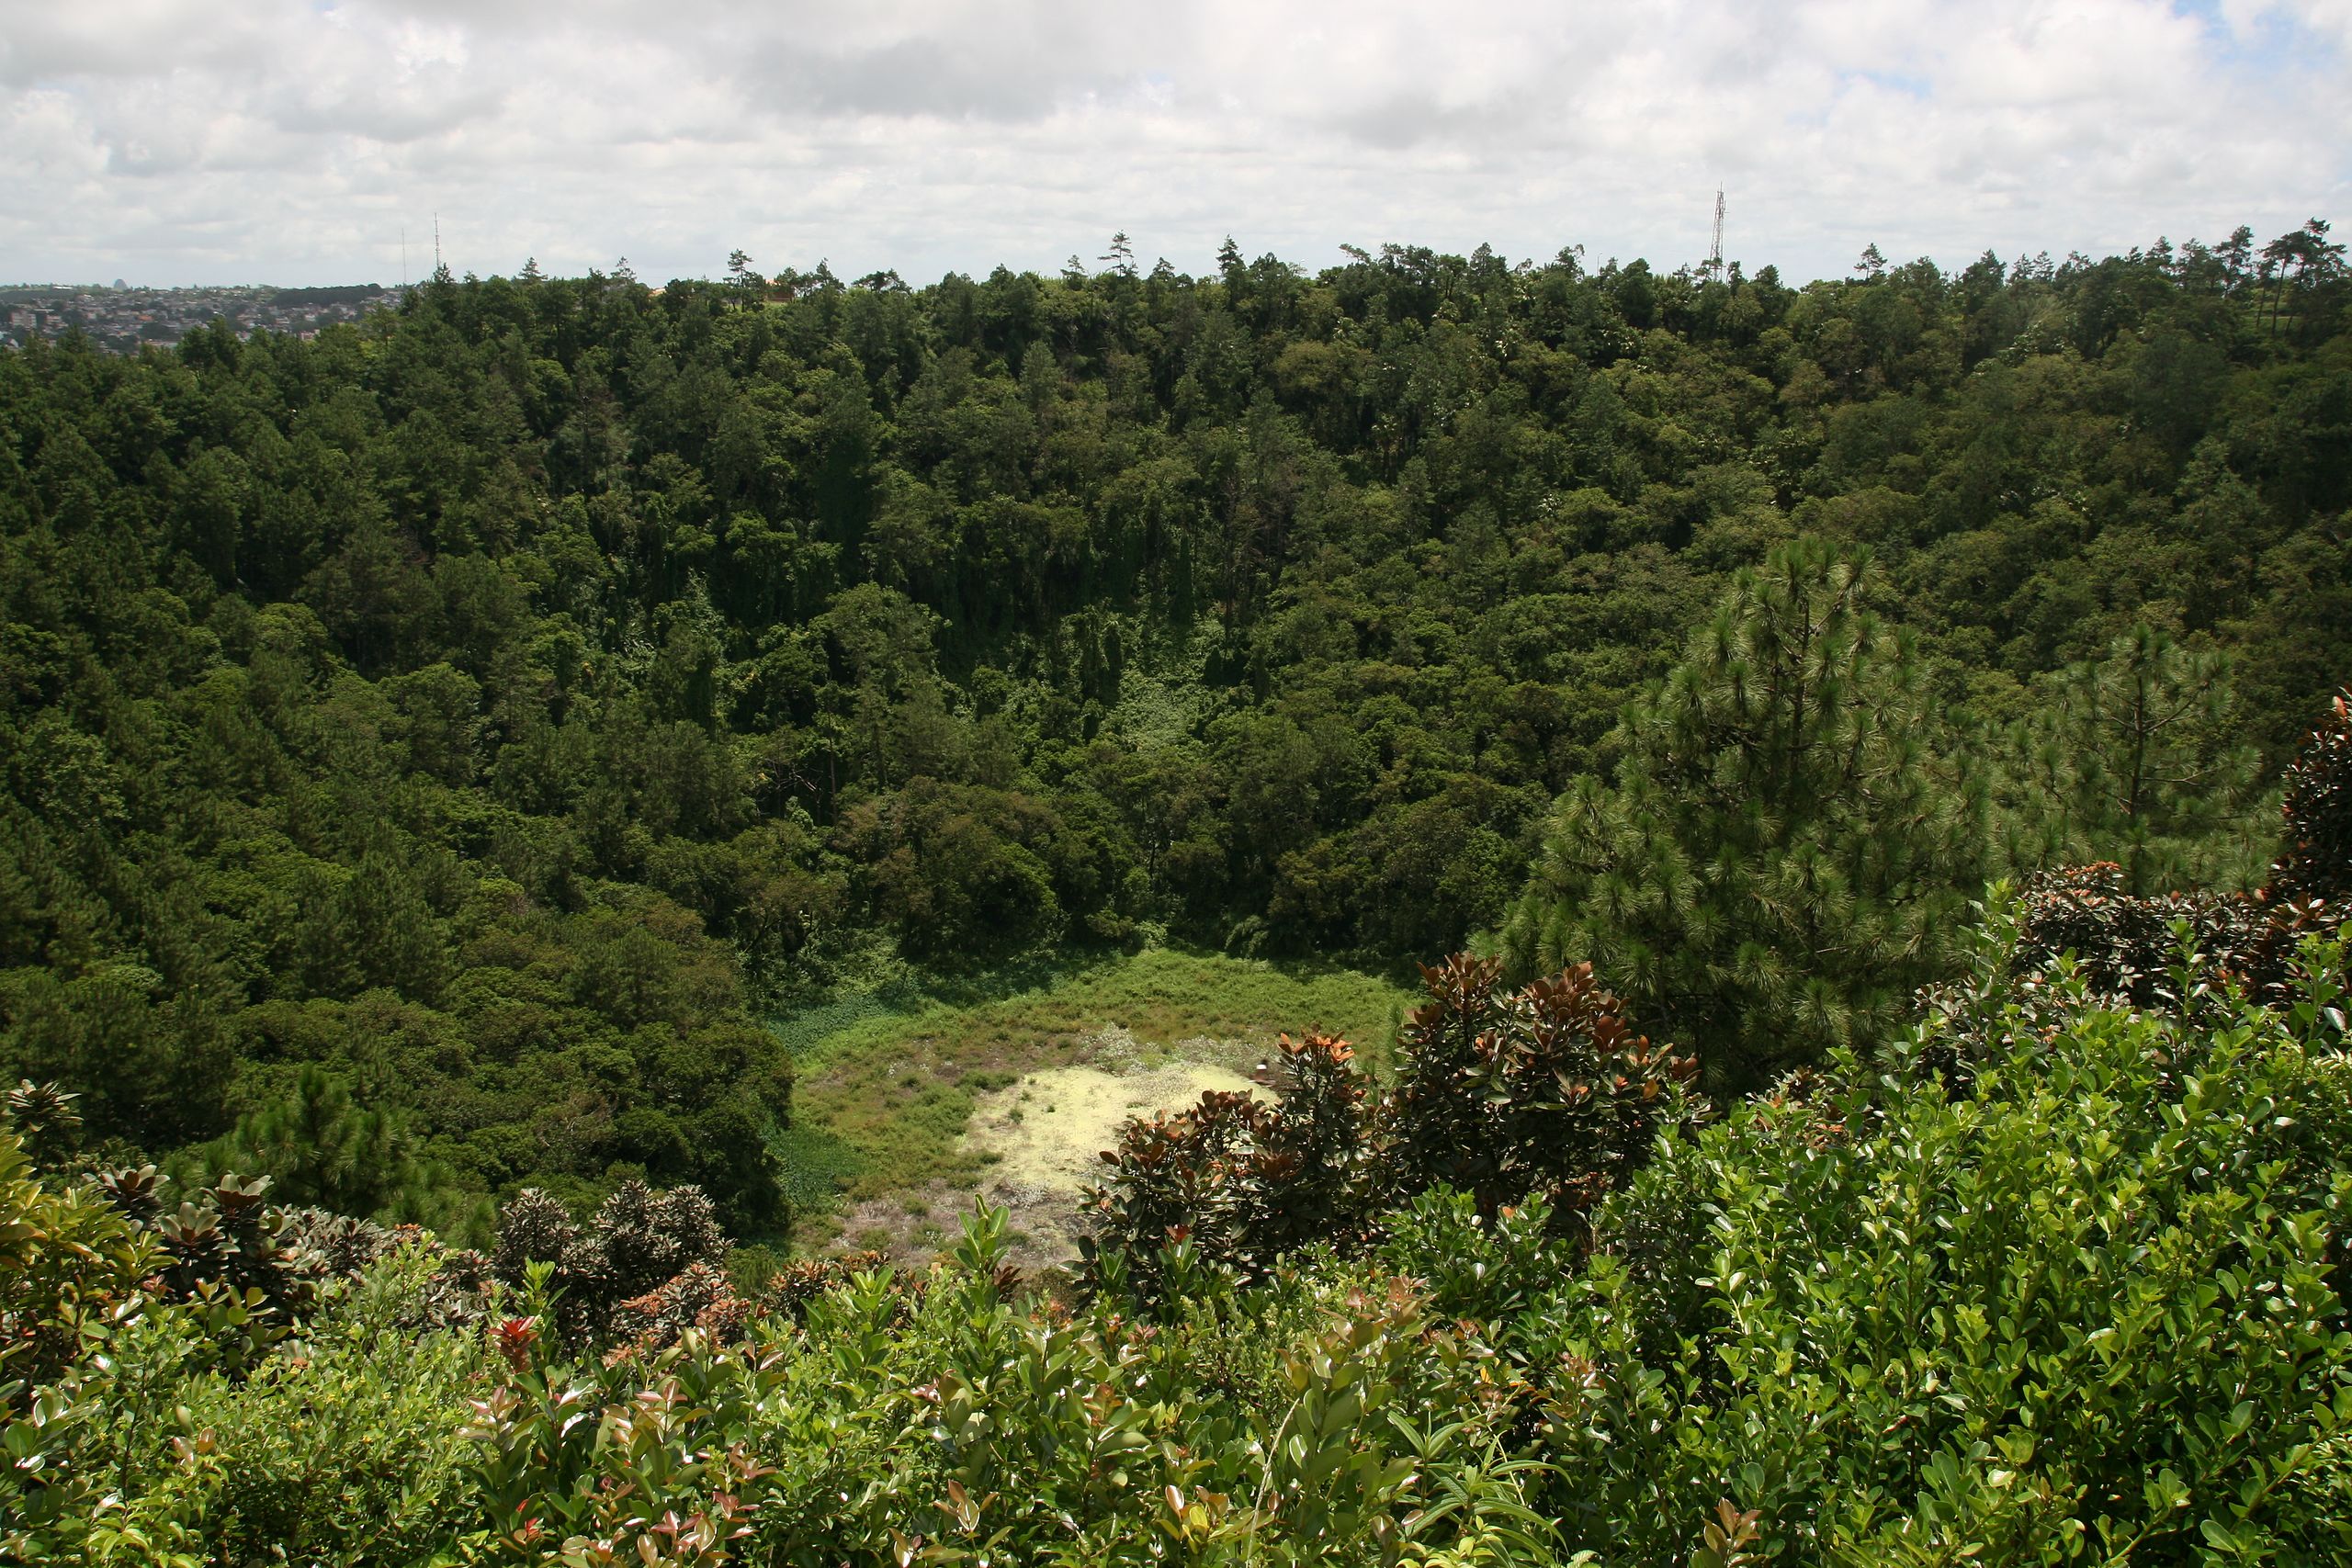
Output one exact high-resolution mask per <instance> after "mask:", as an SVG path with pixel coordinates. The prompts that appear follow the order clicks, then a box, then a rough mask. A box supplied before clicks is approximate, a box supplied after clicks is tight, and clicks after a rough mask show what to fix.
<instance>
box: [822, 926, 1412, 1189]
mask: <svg viewBox="0 0 2352 1568" xmlns="http://www.w3.org/2000/svg"><path fill="white" fill-rule="evenodd" d="M991 992H997V993H999V994H989V993H991ZM1409 1000H1410V996H1409V994H1408V992H1406V991H1404V990H1402V989H1400V988H1398V987H1395V986H1392V985H1389V984H1386V983H1385V982H1383V981H1380V980H1377V979H1374V978H1372V977H1370V976H1362V975H1356V974H1352V973H1350V972H1348V971H1344V970H1320V971H1318V970H1313V969H1304V968H1298V967H1295V966H1289V965H1278V964H1270V963H1266V962H1264V961H1261V960H1244V959H1234V958H1227V957H1224V956H1222V955H1219V954H1215V953H1181V952H1176V951H1172V950H1169V949H1154V950H1152V951H1149V952H1146V953H1138V954H1136V955H1135V956H1134V957H1132V958H1115V957H1114V958H1105V959H1099V960H1096V961H1093V962H1091V963H1081V964H1074V965H1071V966H1069V967H1067V968H1063V969H1059V970H1049V971H1046V972H1045V973H1043V974H1039V975H1033V974H1032V973H1031V971H1030V970H1029V969H1028V968H1025V967H1024V968H1023V969H1017V970H1015V971H1012V972H1011V973H1010V974H1009V975H1006V976H1002V977H1001V978H1000V980H999V982H998V985H996V986H994V987H991V986H989V984H987V983H986V981H985V980H984V979H983V980H967V981H964V982H962V983H960V984H957V985H954V986H945V987H941V988H940V990H939V992H938V993H936V994H932V995H922V996H913V995H910V996H907V997H905V998H903V999H901V1000H900V1001H899V1003H898V1004H897V1006H895V1007H893V1008H891V1009H890V1010H888V1011H880V1012H871V1011H867V1012H863V1013H862V1015H860V1016H854V1017H853V1018H852V1019H851V1020H850V1021H844V1022H842V1023H840V1024H839V1025H837V1026H834V1027H831V1028H827V1027H826V1024H827V1022H828V1021H830V1020H831V1019H832V1018H836V1017H840V1016H841V1014H842V1011H846V1010H842V1009H839V1007H838V1004H836V1007H834V1008H828V1009H823V1010H818V1011H817V1012H816V1013H815V1015H814V1016H812V1017H803V1018H799V1019H790V1020H786V1021H785V1022H784V1024H783V1029H784V1032H785V1033H786V1037H787V1038H789V1039H791V1040H792V1041H793V1042H794V1049H793V1055H794V1061H795V1063H796V1066H797V1071H798V1074H799V1077H798V1082H797V1088H796V1096H797V1100H796V1104H797V1110H796V1116H797V1126H796V1128H795V1129H794V1132H793V1133H792V1134H790V1135H789V1139H788V1141H787V1143H786V1155H787V1163H788V1164H789V1162H790V1161H791V1159H792V1158H793V1157H794V1156H801V1157H806V1158H809V1159H810V1160H811V1161H812V1162H821V1164H820V1169H821V1170H822V1171H823V1174H824V1175H827V1176H831V1177H832V1178H834V1179H836V1180H837V1181H838V1183H839V1188H840V1190H841V1191H842V1193H843V1194H844V1195H846V1196H847V1197H848V1198H850V1199H851V1200H853V1201H855V1200H860V1199H870V1198H877V1197H885V1196H888V1195H889V1194H892V1193H896V1192H904V1191H910V1190H916V1189H919V1188H922V1187H923V1186H925V1185H926V1184H929V1183H933V1182H944V1183H947V1184H950V1185H961V1186H964V1187H965V1188H967V1189H968V1188H969V1187H970V1186H971V1185H972V1184H973V1183H974V1182H975V1181H976V1180H977V1179H978V1177H979V1176H980V1175H981V1174H982V1168H981V1167H980V1166H979V1165H978V1158H977V1155H976V1153H975V1152H973V1151H968V1150H959V1149H958V1148H957V1146H956V1141H957V1138H958V1136H959V1135H960V1134H962V1133H963V1132H964V1130H965V1125H966V1122H967V1119H968V1118H969V1116H970V1114H971V1110H972V1097H973V1095H974V1093H975V1092H982V1093H984V1092H987V1091H989V1090H990V1089H1001V1088H1003V1087H1005V1086H1006V1085H1008V1084H1010V1083H1011V1082H1012V1080H1013V1078H1014V1077H1017V1076H1019V1075H1022V1074H1025V1073H1030V1072H1034V1071H1036V1070H1038V1069H1040V1068H1046V1067H1055V1066H1067V1065H1070V1064H1073V1063H1078V1062H1081V1061H1088V1060H1093V1059H1096V1058H1098V1057H1100V1055H1102V1052H1101V1049H1100V1047H1099V1045H1098V1044H1097V1043H1096V1041H1097V1040H1098V1038H1099V1037H1100V1036H1101V1035H1103V1033H1104V1032H1106V1031H1116V1032H1119V1033H1120V1035H1121V1036H1122V1038H1121V1049H1122V1051H1123V1052H1125V1051H1130V1050H1131V1051H1133V1052H1134V1053H1135V1058H1134V1060H1133V1062H1132V1063H1130V1062H1125V1061H1119V1062H1112V1063H1109V1064H1108V1065H1110V1066H1114V1067H1118V1066H1158V1065H1159V1063H1160V1062H1162V1061H1165V1060H1170V1059H1173V1058H1176V1057H1198V1058H1203V1059H1207V1058H1227V1059H1228V1060H1229V1065H1238V1066H1245V1067H1246V1066H1249V1065H1250V1062H1251V1061H1252V1060H1253V1059H1255V1058H1256V1057H1260V1056H1263V1055H1266V1054H1267V1053H1268V1052H1270V1051H1271V1050H1272V1045H1273V1043H1274V1035H1275V1032H1276V1031H1277V1029H1278V1028H1280V1027H1281V1026H1282V1025H1283V1024H1284V1023H1286V1022H1295V1023H1302V1024H1305V1025H1306V1026H1308V1027H1312V1028H1316V1029H1320V1030H1325V1031H1328V1032H1331V1033H1334V1034H1340V1035H1344V1036H1346V1037H1348V1038H1350V1039H1351V1040H1355V1041H1359V1042H1362V1043H1363V1044H1364V1045H1365V1047H1366V1049H1367V1050H1368V1051H1370V1052H1371V1053H1372V1054H1373V1055H1374V1057H1375V1058H1377V1057H1378V1056H1379V1055H1382V1054H1383V1053H1384V1052H1385V1047H1386V1045H1387V1043H1388V1039H1389V1036H1390V1034H1391V1033H1392V1032H1393V1031H1394V1030H1395V1028H1396V1023H1397V1018H1398V1016H1399V1015H1400V1013H1401V1011H1402V1010H1403V1008H1404V1007H1405V1005H1406V1004H1407V1003H1408V1002H1409ZM804 1151H805V1154H804ZM809 1174H815V1173H813V1172H812V1173H809ZM802 1180H803V1182H804V1183H805V1184H806V1185H807V1186H813V1185H814V1183H811V1182H808V1179H807V1176H806V1175H803V1176H802Z"/></svg>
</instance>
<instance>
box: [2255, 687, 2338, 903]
mask: <svg viewBox="0 0 2352 1568" xmlns="http://www.w3.org/2000/svg"><path fill="white" fill-rule="evenodd" d="M2285 812H2286V820H2287V847H2286V849H2285V851H2284V852H2282V853H2281V854H2280V855H2279V856H2278V861H2277V862H2276V863H2274V864H2273V865H2272V866H2271V868H2270V883H2269V886H2267V888H2266V889H2265V890H2264V892H2265V896H2266V897H2267V898H2268V900H2269V901H2270V902H2271V903H2272V904H2273V905H2276V906H2279V907H2282V908H2283V907H2285V906H2287V905H2290V904H2297V903H2302V902H2306V901H2309V900H2312V899H2317V900H2319V901H2321V902H2323V903H2324V904H2326V905H2328V906H2330V907H2331V908H2334V909H2335V910H2336V911H2337V912H2338V918H2341V911H2342V910H2343V908H2345V906H2346V900H2347V899H2352V704H2347V702H2346V696H2345V694H2337V696H2336V697H2335V699H2334V701H2333V702H2331V703H2330V704H2329V705H2328V713H2327V716H2326V717H2325V718H2324V719H2322V720H2321V721H2320V724H2319V727H2318V728H2315V729H2313V730H2312V733H2311V738H2310V739H2307V740H2305V741H2304V742H2303V749H2302V751H2301V755H2299V756H2297V757H2296V759H2295V763H2294V766H2292V767H2290V768H2289V769H2288V770H2287V798H2286V805H2285Z"/></svg>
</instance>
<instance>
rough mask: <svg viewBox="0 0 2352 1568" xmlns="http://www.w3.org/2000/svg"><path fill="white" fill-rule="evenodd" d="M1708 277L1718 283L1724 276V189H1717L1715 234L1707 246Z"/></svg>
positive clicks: (1718, 187)
mask: <svg viewBox="0 0 2352 1568" xmlns="http://www.w3.org/2000/svg"><path fill="white" fill-rule="evenodd" d="M1707 276H1709V277H1712V278H1713V279H1715V281H1717V282H1718V283H1720V282H1722V281H1723V276H1724V187H1723V186H1716V187H1715V234H1714V238H1713V241H1711V242H1710V243H1709V244H1708V246H1707Z"/></svg>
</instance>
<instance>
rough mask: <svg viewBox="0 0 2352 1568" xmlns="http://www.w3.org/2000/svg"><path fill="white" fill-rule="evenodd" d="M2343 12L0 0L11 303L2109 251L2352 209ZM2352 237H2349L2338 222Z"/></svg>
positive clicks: (1880, 4)
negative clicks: (883, 272)
mask: <svg viewBox="0 0 2352 1568" xmlns="http://www.w3.org/2000/svg"><path fill="white" fill-rule="evenodd" d="M2347 67H2352V0H2200V3H2198V4H2191V3H2190V0H2179V3H2178V4H2172V3H2166V0H1784V3H1781V4H1758V3H1755V0H1750V3H1748V4H1738V3H1736V0H1655V3H1650V4H1611V5H1604V4H1596V3H1591V0H1586V3H1581V4H1559V3H1556V0H1555V3H1546V4H1517V3H1510V0H1462V3H1459V4H1456V5H1454V6H1446V7H1439V6H1429V5H1427V4H1426V3H1425V0H1413V3H1406V0H1356V3H1355V4H1351V5H1348V6H1339V5H1334V4H1329V3H1315V4H1309V3H1307V0H1168V3H1164V4H1161V5H1158V6H1133V5H1129V6H1116V5H1103V4H1099V3H1095V4H1088V3H1084V0H994V3H988V4H982V3H978V0H865V3H853V0H795V3H793V4H788V5H783V6H747V5H743V4H741V3H740V0H733V3H728V4H721V3H718V0H667V3H665V4H662V5H661V6H648V5H640V4H622V3H619V0H574V3H573V4H571V5H569V6H564V7H562V8H560V9H559V8H555V7H550V6H538V5H530V6H526V5H521V4H514V3H506V4H498V3H485V0H469V3H461V0H408V3H405V4H402V3H396V0H338V3H333V4H325V3H322V4H304V3H300V0H258V3H253V4H244V5H240V6H229V7H222V6H199V5H196V4H193V3H190V0H132V3H130V4H119V5H116V6H109V7H106V8H105V9H104V10H103V11H100V10H99V9H97V8H94V7H88V6H82V7H65V6H55V5H53V4H51V3H50V0H0V127H5V129H6V132H7V135H8V147H9V154H8V167H9V182H10V186H11V191H10V199H9V200H8V201H7V202H6V204H5V205H4V206H0V276H13V277H17V278H35V277H65V278H81V277H95V276H108V277H111V276H115V275H117V274H122V275H124V276H132V277H136V278H139V279H141V280H142V281H154V282H168V281H198V280H208V281H209V280H232V279H237V280H242V279H254V278H271V279H276V280H280V281H287V282H327V281H339V280H353V279H359V278H375V279H379V280H390V279H393V278H396V277H397V276H398V275H399V271H400V265H401V262H400V248H399V237H400V233H401V228H402V226H403V225H405V226H406V229H407V232H408V235H409V250H410V263H409V266H410V270H411V272H412V274H415V273H419V272H421V271H422V270H423V269H424V267H425V266H428V265H430V260H429V255H430V243H431V242H430V231H431V224H432V220H433V215H434V214H435V213H436V212H437V213H438V214H439V216H440V220H441V224H442V229H443V232H444V237H445V243H446V248H447V254H448V256H449V259H450V261H451V263H452V265H455V266H457V267H458V268H459V269H460V270H465V269H473V270H479V271H484V272H488V271H506V270H511V269H513V268H515V267H516V266H519V265H521V263H522V261H523V259H524V258H525V257H526V255H537V257H538V258H539V261H540V263H541V265H543V266H548V267H550V268H559V269H566V270H570V269H579V268H584V267H587V266H590V265H611V263H612V262H613V260H614V258H615V257H616V256H618V255H621V254H627V255H628V256H630V257H631V258H632V259H633V261H634V264H635V265H636V266H637V268H638V270H639V273H640V274H643V275H646V276H670V275H673V274H705V273H712V272H716V271H718V269H719V268H720V267H721V266H722V265H723V264H724V258H725V256H726V254H727V252H728V251H729V249H730V248H732V247H734V246H736V245H741V246H743V247H745V248H746V249H748V250H750V251H751V252H752V254H753V255H754V256H755V257H756V258H757V259H758V260H759V261H760V262H761V263H763V265H769V266H775V265H783V264H786V263H790V264H793V265H801V266H808V265H814V263H815V262H816V261H817V260H818V259H819V258H820V256H822V257H830V258H831V261H832V262H833V264H834V265H835V267H836V269H837V270H840V271H842V272H844V273H847V274H849V275H851V276H854V275H856V274H857V273H861V272H864V271H866V270H868V269H870V268H873V267H876V266H885V265H888V266H895V267H897V268H898V269H899V271H900V272H901V273H903V274H905V275H906V276H909V277H910V278H924V277H931V276H938V274H939V273H941V272H942V271H944V270H946V269H948V268H950V267H956V268H961V269H965V270H973V271H985V270H986V269H987V268H988V267H989V266H990V265H994V264H995V263H997V262H999V261H1003V262H1008V263H1010V264H1012V265H1016V266H1019V265H1035V266H1047V267H1050V266H1053V265H1058V263H1059V260H1060V258H1061V257H1063V256H1065V255H1067V254H1070V253H1072V252H1077V253H1080V254H1083V255H1086V256H1089V257H1091V256H1093V255H1094V254H1098V253H1099V252H1100V251H1101V249H1102V243H1103V239H1104V237H1106V236H1107V235H1108V234H1109V233H1110V231H1112V230H1114V229H1125V231H1128V232H1129V233H1130V234H1131V235H1133V236H1134V238H1135V242H1136V248H1137V249H1138V251H1140V252H1141V253H1142V254H1145V255H1146V256H1150V255H1153V254H1159V253H1163V252H1164V253H1165V254H1168V255H1169V256H1170V259H1172V260H1174V261H1176V262H1177V263H1178V264H1179V265H1184V266H1187V267H1193V268H1197V267H1200V266H1203V265H1205V264H1206V263H1207V261H1208V259H1209V256H1210V254H1211V253H1212V252H1213V251H1214V249H1215V247H1216V243H1217V242H1218V241H1219V240H1220V239H1221V238H1222V237H1223V236H1224V235H1225V234H1226V233H1227V232H1231V233H1232V234H1234V235H1235V236H1236V237H1237V238H1238V240H1239V241H1240V243H1242V244H1243V246H1244V248H1245V249H1247V250H1249V251H1250V252H1251V253H1252V254H1255V253H1257V252H1259V251H1263V250H1274V251H1277V252H1279V253H1281V254H1283V255H1285V256H1287V257H1290V258H1291V259H1294V260H1297V261H1300V262H1303V263H1306V264H1308V265H1320V264H1322V263H1326V262H1329V261H1330V260H1333V259H1335V258H1336V247H1337V246H1338V245H1339V244H1340V243H1342V242H1349V243H1363V244H1373V243H1379V242H1381V241H1384V240H1392V239H1393V240H1398V241H1406V242H1410V243H1428V244H1433V245H1439V246H1442V247H1446V248H1453V249H1467V248H1469V247H1470V246H1472V245H1475V244H1476V243H1479V242H1480V241H1481V240H1487V241H1491V242H1492V243H1494V244H1495V245H1496V247H1497V248H1498V249H1499V250H1501V251H1504V252H1505V253H1506V254H1510V255H1513V256H1521V255H1536V256H1544V255H1549V254H1551V253H1552V252H1553V251H1555V250H1556V249H1558V248H1559V247H1560V246H1561V245H1562V244H1565V243H1584V244H1585V245H1586V246H1587V250H1588V254H1590V255H1593V256H1596V257H1598V256H1600V255H1605V254H1620V255H1626V256H1630V255H1633V254H1647V255H1649V256H1650V257H1651V258H1652V260H1653V261H1654V262H1656V263H1658V264H1660V265H1679V264H1680V263H1683V262H1687V261H1691V260H1693V259H1695V258H1696V257H1697V255H1698V254H1699V253H1700V252H1701V250H1702V249H1703V246H1704V240H1705V234H1706V227H1707V223H1708V220H1709V217H1710V212H1711V206H1712V199H1713V189H1714V186H1715V184H1716V182H1717V181H1718V180H1720V181H1722V182H1723V183H1724V184H1725V185H1726V186H1728V187H1729V190H1730V205H1731V222H1730V242H1731V243H1730V245H1729V248H1730V249H1731V250H1732V251H1733V253H1734V254H1736V255H1738V256H1740V257H1742V258H1744V259H1745V260H1746V261H1747V263H1748V265H1751V266H1754V265H1761V264H1762V263H1764V262H1768V261H1770V262H1777V263H1779V264H1780V265H1781V267H1782V268H1783V270H1784V271H1789V272H1792V273H1796V274H1799V275H1805V276H1811V275H1816V274H1821V273H1838V272H1842V271H1843V270H1844V267H1845V265H1846V263H1847V262H1848V260H1849V259H1850V258H1851V257H1852V255H1853V254H1855V253H1856V252H1857V251H1859V250H1860V248H1861V246H1862V244H1863V243H1867V242H1869V241H1872V240H1875V241H1877V242H1878V243H1879V244H1880V245H1881V247H1882V248H1883V250H1884V251H1886V252H1887V253H1888V254H1894V255H1912V254H1933V255H1935V256H1937V257H1938V258H1939V260H1942V261H1944V262H1947V263H1953V262H1964V261H1965V260H1967V259H1969V258H1970V257H1972V256H1973V255H1974V254H1976V253H1977V252H1978V251H1979V250H1981V249H1983V248H1985V246H1988V245H1989V246H1992V247H1995V248H1996V249H1998V250H2000V251H2001V252H2002V254H2005V255H2006V254H2013V253H2015V252H2016V251H2018V250H2019V249H2024V250H2037V249H2041V248H2044V247H2048V248H2050V249H2052V250H2057V251H2063V250H2065V249H2069V248H2077V247H2078V248H2081V249H2084V250H2090V251H2098V250H2104V249H2109V248H2122V247H2124V246H2128V245H2131V244H2133V243H2144V242H2146V241H2149V240H2152V239H2154V237H2155V236H2156V235H2157V234H2158V233H2159V232H2165V233H2170V234H2172V235H2173V236H2174V237H2176V238H2180V237H2184V236H2186V235H2188V234H2190V233H2197V234H2202V235H2205V236H2207V237H2213V236H2217V235H2220V234H2222V233H2225V232H2226V231H2228V230H2229V229H2231V228H2232V227H2233V226H2235V225H2236V224H2237V223H2239V222H2247V223H2251V224H2253V225H2254V226H2255V227H2256V230H2257V231H2260V232H2266V233H2267V232H2275V231H2279V230H2283V229H2285V228H2289V227H2291V226H2293V225H2294V224H2296V223H2299V222H2301V220H2302V219H2303V218H2305V217H2308V216H2311V215H2312V213H2314V212H2318V213H2321V214H2323V215H2327V214H2332V213H2338V212H2341V210H2342V209H2343V208H2344V207H2345V205H2346V203H2345V202H2344V199H2343V198H2344V197H2346V194H2347V191H2352V157H2347V152H2346V149H2352V107H2347V100H2346V96H2345V95H2343V94H2342V93H2341V91H2340V82H2341V80H2342V79H2343V78H2344V76H2345V74H2346V70H2347ZM2345 216H2347V217H2352V214H2345Z"/></svg>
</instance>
